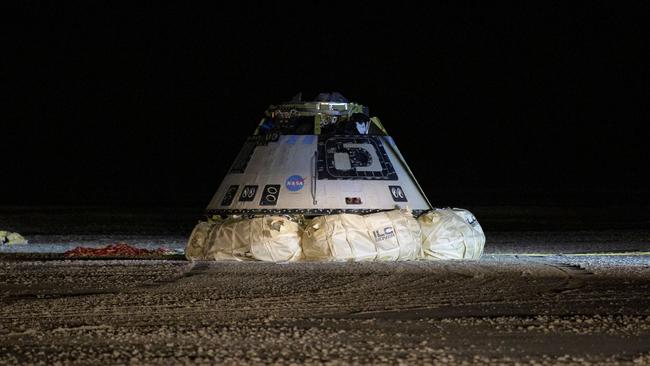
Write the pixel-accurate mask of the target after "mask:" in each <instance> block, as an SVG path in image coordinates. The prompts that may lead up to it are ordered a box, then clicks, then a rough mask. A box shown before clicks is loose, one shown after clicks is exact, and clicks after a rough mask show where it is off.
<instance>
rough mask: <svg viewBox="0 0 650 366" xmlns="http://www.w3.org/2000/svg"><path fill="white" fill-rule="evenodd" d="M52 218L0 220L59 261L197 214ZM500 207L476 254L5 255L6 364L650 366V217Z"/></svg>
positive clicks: (31, 215) (0, 270)
mask: <svg viewBox="0 0 650 366" xmlns="http://www.w3.org/2000/svg"><path fill="white" fill-rule="evenodd" d="M51 210H53V209H43V210H42V211H39V212H35V211H34V210H27V209H25V210H22V211H21V210H20V209H15V208H12V209H5V210H4V211H3V210H0V224H3V225H4V226H5V227H11V228H14V229H15V230H16V231H18V230H22V234H24V235H25V236H26V237H27V238H28V239H30V244H28V245H29V246H31V248H32V249H31V250H32V251H41V252H53V251H54V252H56V251H59V252H60V251H62V250H64V249H65V248H68V247H73V246H76V245H103V244H105V243H110V242H114V241H118V240H123V241H126V242H129V243H133V244H137V245H140V246H143V247H156V246H166V247H169V248H173V249H180V248H182V247H183V245H184V240H185V239H186V236H187V235H188V234H189V230H191V226H192V224H193V222H194V221H195V217H194V216H193V212H184V213H182V214H179V215H176V214H174V213H173V211H169V212H167V213H166V214H160V215H159V216H155V215H153V216H151V215H144V214H143V213H141V212H139V213H135V214H132V215H128V214H126V213H124V212H121V213H115V212H113V213H112V214H109V213H106V211H105V210H102V209H96V210H94V209H93V210H90V211H88V210H87V211H86V212H84V213H80V212H79V209H69V210H68V211H65V212H62V211H60V209H59V211H58V213H59V215H58V216H56V217H52V216H51V215H50V216H48V213H49V214H51V212H52V211H51ZM482 210H483V211H482ZM504 210H505V209H503V208H489V209H487V208H483V209H475V210H474V213H475V214H476V215H477V217H478V219H479V221H481V220H482V217H484V218H485V220H484V221H482V222H481V223H482V224H483V227H484V229H485V231H486V234H487V238H488V239H487V244H486V250H485V255H484V257H483V258H482V259H481V260H479V261H411V262H400V263H292V264H271V263H251V262H245V263H240V262H237V263H232V262H220V263H215V262H193V263H192V262H188V261H184V260H181V259H178V257H174V258H175V259H174V260H67V259H63V258H59V257H50V258H42V257H38V256H36V257H34V258H29V257H25V256H24V255H23V256H16V255H15V254H16V251H18V249H15V248H12V249H7V248H3V250H2V252H0V254H2V257H1V258H2V259H1V260H0V319H1V320H0V364H91V363H94V364H116V363H117V364H125V363H130V364H189V363H199V364H210V363H220V364H221V363H224V364H238V363H251V364H266V363H287V364H290V363H299V364H302V363H314V364H341V363H344V364H348V363H352V364H368V363H379V364H395V363H424V364H442V363H448V364H549V365H550V364H639V365H643V364H650V295H649V294H650V256H649V255H648V254H647V252H648V251H649V250H650V230H648V228H647V221H644V220H646V219H644V218H641V219H640V220H641V221H638V222H631V221H626V222H625V223H619V224H616V223H610V222H603V221H602V220H606V219H605V218H600V219H598V218H596V219H594V220H595V221H593V222H592V223H590V226H588V227H584V226H582V224H580V223H581V222H582V221H580V220H577V216H575V217H574V216H571V215H569V214H566V213H561V212H560V211H558V212H559V213H557V215H556V213H554V212H555V211H553V210H551V212H550V213H549V212H548V210H546V211H544V210H543V209H537V210H532V211H531V212H530V213H529V217H531V215H532V216H534V215H537V216H535V217H537V219H535V221H534V222H532V221H530V220H529V221H526V220H525V219H521V215H520V214H517V215H510V214H507V213H508V212H510V211H508V210H511V209H508V210H505V211H504ZM515 211H516V210H515ZM542 211H544V212H546V213H544V212H542ZM517 212H520V211H517ZM9 213H13V214H12V215H10V214H9ZM40 215H42V216H40ZM93 215H94V216H93ZM101 215H107V216H106V217H110V219H107V218H106V217H104V220H103V221H102V220H99V218H98V216H101ZM558 215H559V216H558ZM562 215H564V216H562ZM168 216H169V217H174V219H170V218H169V217H168ZM102 217H103V216H102ZM145 217H146V219H145ZM509 217H517V219H516V220H514V219H508V218H509ZM557 217H564V220H563V221H562V222H561V224H559V225H558V224H553V222H555V221H553V219H555V218H557ZM572 217H573V218H576V220H577V221H575V222H574V221H572V220H573V219H572ZM599 217H600V216H599ZM635 217H636V216H635ZM544 218H546V219H545V220H546V221H544ZM517 220H519V221H517ZM594 223H595V224H594ZM93 225H95V226H93ZM545 228H547V229H545ZM23 251H25V249H23Z"/></svg>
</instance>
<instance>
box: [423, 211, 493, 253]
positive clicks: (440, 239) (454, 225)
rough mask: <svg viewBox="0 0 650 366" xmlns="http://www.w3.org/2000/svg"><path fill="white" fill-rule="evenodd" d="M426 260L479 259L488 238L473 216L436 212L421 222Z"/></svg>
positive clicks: (431, 212) (460, 212)
mask: <svg viewBox="0 0 650 366" xmlns="http://www.w3.org/2000/svg"><path fill="white" fill-rule="evenodd" d="M418 223H419V224H420V228H421V229H422V252H423V255H424V258H425V259H479V258H480V257H481V254H483V246H484V245H485V234H484V233H483V229H482V228H481V225H479V223H478V221H477V220H476V218H475V217H474V215H472V213H471V212H469V211H467V210H463V209H459V208H454V209H449V208H448V209H434V210H432V211H429V212H427V213H424V214H423V215H421V216H420V217H419V218H418Z"/></svg>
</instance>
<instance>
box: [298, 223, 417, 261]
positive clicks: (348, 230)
mask: <svg viewBox="0 0 650 366" xmlns="http://www.w3.org/2000/svg"><path fill="white" fill-rule="evenodd" d="M302 246H303V251H304V254H305V258H306V259H307V260H311V261H397V260H408V259H417V258H419V257H420V252H421V245H420V227H419V226H418V223H417V221H416V220H415V219H414V218H413V215H411V213H410V212H407V211H399V210H393V211H386V212H378V213H374V214H370V215H363V216H362V215H353V214H340V215H330V216H320V217H316V218H314V219H313V220H312V221H311V222H310V223H309V224H308V225H307V228H306V229H305V231H304V233H303V236H302Z"/></svg>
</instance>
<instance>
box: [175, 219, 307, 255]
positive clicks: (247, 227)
mask: <svg viewBox="0 0 650 366" xmlns="http://www.w3.org/2000/svg"><path fill="white" fill-rule="evenodd" d="M301 233H302V231H301V230H300V226H299V225H298V224H297V223H296V222H293V221H291V220H289V219H287V218H285V217H280V216H264V217H258V218H253V219H229V220H224V221H218V222H215V223H199V224H198V225H197V226H196V227H195V228H194V231H193V232H192V235H191V237H190V240H189V241H188V244H187V250H186V251H185V255H186V257H187V258H188V259H191V260H206V259H210V260H259V261H266V262H290V261H297V260H300V259H301V258H302V250H301V247H300V235H301Z"/></svg>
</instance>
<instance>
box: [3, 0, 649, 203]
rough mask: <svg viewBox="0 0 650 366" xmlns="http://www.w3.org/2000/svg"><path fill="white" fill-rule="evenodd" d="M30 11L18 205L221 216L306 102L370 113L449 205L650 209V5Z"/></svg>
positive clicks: (7, 144)
mask: <svg viewBox="0 0 650 366" xmlns="http://www.w3.org/2000/svg"><path fill="white" fill-rule="evenodd" d="M17 3H18V4H20V5H17V6H15V7H13V8H12V9H6V10H7V11H3V13H4V14H5V15H9V18H10V21H9V23H5V25H9V27H8V30H7V31H6V32H3V35H2V36H1V37H2V39H3V42H2V43H3V44H4V46H3V51H2V59H3V61H9V63H8V67H4V68H3V69H2V71H1V72H2V74H3V75H2V79H3V80H4V81H3V82H2V84H3V85H2V87H1V88H2V93H1V94H2V97H1V98H2V99H1V100H2V106H3V107H2V112H0V113H1V114H0V119H1V121H2V122H1V124H2V144H1V145H0V166H1V167H2V169H3V171H4V173H3V175H4V178H2V182H1V183H0V204H96V203H98V204H115V205H127V204H135V205H141V204H151V203H157V204H163V205H177V204H191V205H199V206H202V205H206V204H207V203H208V201H209V199H210V198H211V196H212V194H213V193H214V191H215V190H216V188H217V186H218V184H219V182H220V180H221V179H222V177H223V175H224V173H225V171H226V169H227V168H228V167H229V165H230V163H231V162H232V160H233V158H234V156H235V155H236V153H237V150H238V149H239V147H240V145H241V143H242V142H243V141H244V139H245V137H246V136H247V135H248V134H250V133H252V131H253V130H254V128H255V126H256V124H257V123H258V121H259V119H260V117H261V115H262V113H263V111H264V110H265V108H266V107H267V106H268V105H269V104H272V103H277V102H280V101H283V100H287V99H289V98H291V96H293V95H294V94H295V93H296V92H298V91H302V92H303V95H304V96H312V95H316V94H317V93H318V92H319V91H340V92H341V93H343V94H344V95H345V96H347V97H348V98H349V99H350V100H354V101H358V102H361V103H363V104H366V105H368V106H369V107H370V110H371V113H372V114H374V115H377V116H379V117H380V118H381V119H382V121H383V122H384V124H385V125H386V127H387V129H388V131H389V133H390V134H391V135H392V136H393V137H394V138H395V141H396V143H397V144H398V146H399V147H400V149H401V150H402V153H403V155H404V156H405V157H406V159H407V161H408V162H409V164H410V165H411V168H412V170H413V171H414V173H415V174H416V176H417V177H418V178H419V180H420V183H421V185H422V186H423V187H424V189H425V191H426V192H427V194H428V195H429V197H430V199H431V200H432V201H433V203H434V204H436V205H460V204H478V203H481V204H483V203H488V204H490V203H504V202H505V203H531V202H533V203H549V204H599V203H600V202H609V203H629V204H643V203H647V198H648V192H649V191H648V183H647V181H645V180H644V179H643V178H642V176H643V175H644V173H645V171H646V170H647V169H648V167H647V165H648V150H647V147H646V144H647V140H648V137H649V136H648V134H647V133H645V132H643V131H645V129H644V128H645V124H647V123H648V121H649V120H650V118H649V117H650V108H649V104H648V103H649V101H650V92H649V91H650V78H649V74H650V71H649V70H650V68H649V67H648V65H650V60H649V59H648V56H647V55H648V53H649V49H648V39H649V37H648V33H647V32H646V29H645V23H647V20H648V19H650V7H649V6H648V5H645V4H646V2H638V3H620V2H611V3H600V2H595V3H592V2H589V3H586V4H585V5H584V6H579V5H575V4H573V5H571V7H564V5H557V4H555V5H553V4H550V3H549V2H542V4H544V5H545V6H543V7H541V6H540V7H538V8H534V7H527V8H512V7H505V6H504V7H500V8H495V7H492V6H483V7H480V8H474V7H471V8H448V7H440V6H437V5H435V6H431V7H426V8H420V7H412V6H411V7H409V6H402V5H401V3H392V5H391V6H387V7H373V8H365V7H356V8H355V7H350V6H348V5H332V4H331V3H327V2H323V3H319V4H318V5H317V6H310V7H305V6H304V5H297V4H294V5H292V6H287V7H282V6H275V5H265V6H263V7H262V8H260V7H257V6H252V5H251V6H248V7H238V8H226V7H224V5H222V4H221V3H219V2H214V3H213V4H212V5H211V6H208V7H206V6H198V5H197V6H189V5H187V6H185V7H183V8H179V7H177V6H178V4H180V3H183V4H185V3H184V2H177V3H178V4H177V5H173V6H163V5H159V4H158V3H157V2H151V3H149V4H148V5H144V6H134V5H132V4H131V2H126V3H125V4H128V5H125V6H117V5H115V4H113V2H107V3H105V4H103V5H98V4H101V3H100V2H80V3H78V4H75V3H73V2H52V3H51V4H49V5H45V4H44V3H42V2H30V1H25V2H17ZM563 3H564V2H560V3H559V4H563ZM89 4H92V5H89ZM188 4H189V3H188ZM299 4H300V3H299ZM623 5H624V6H625V8H622V7H621V6H623ZM3 6H6V5H3ZM7 173H8V174H9V178H7Z"/></svg>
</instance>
